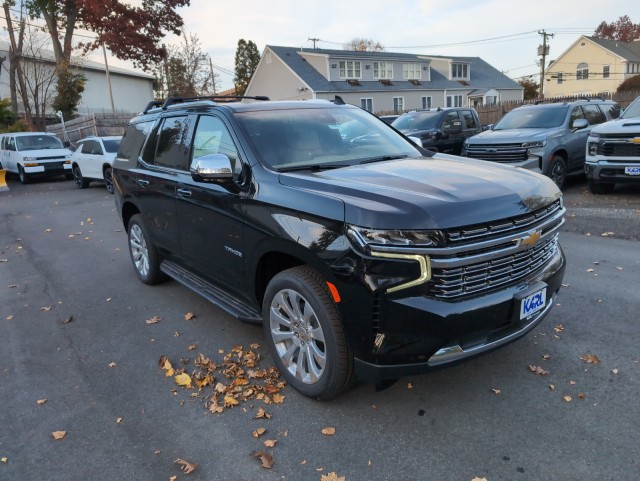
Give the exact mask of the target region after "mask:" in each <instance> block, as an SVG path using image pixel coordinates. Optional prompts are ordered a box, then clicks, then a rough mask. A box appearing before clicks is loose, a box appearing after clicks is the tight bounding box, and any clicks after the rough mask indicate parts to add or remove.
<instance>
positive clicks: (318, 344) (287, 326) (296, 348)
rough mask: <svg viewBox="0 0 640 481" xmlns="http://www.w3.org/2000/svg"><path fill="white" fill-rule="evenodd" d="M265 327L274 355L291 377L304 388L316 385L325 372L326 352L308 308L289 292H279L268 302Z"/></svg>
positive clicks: (296, 295)
mask: <svg viewBox="0 0 640 481" xmlns="http://www.w3.org/2000/svg"><path fill="white" fill-rule="evenodd" d="M269 327H270V332H271V338H272V339H273V344H274V346H275V348H276V352H277V354H278V356H279V357H280V360H281V361H282V364H283V365H284V366H285V367H286V369H287V370H288V371H289V372H290V373H291V375H293V376H295V378H296V379H297V380H299V381H300V382H302V383H304V384H315V383H316V382H318V381H319V380H320V378H321V377H322V374H323V373H324V370H325V366H326V362H327V351H326V345H325V339H324V333H323V331H322V327H321V325H320V322H319V321H318V317H317V315H316V313H315V311H314V310H313V307H312V306H311V304H309V302H308V301H307V300H306V299H305V298H304V297H303V296H302V295H301V294H300V293H299V292H297V291H295V290H293V289H283V290H281V291H279V292H278V293H277V294H276V295H275V296H274V297H273V300H272V302H271V308H270V310H269Z"/></svg>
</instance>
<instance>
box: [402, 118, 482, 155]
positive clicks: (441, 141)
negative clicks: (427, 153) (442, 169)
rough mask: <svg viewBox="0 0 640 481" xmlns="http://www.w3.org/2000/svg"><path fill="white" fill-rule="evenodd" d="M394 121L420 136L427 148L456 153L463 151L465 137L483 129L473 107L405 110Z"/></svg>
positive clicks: (414, 136)
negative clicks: (405, 111)
mask: <svg viewBox="0 0 640 481" xmlns="http://www.w3.org/2000/svg"><path fill="white" fill-rule="evenodd" d="M391 125H393V126H394V127H395V128H396V129H398V130H399V131H400V132H402V133H403V134H405V135H407V136H409V137H412V138H416V139H420V142H421V145H422V147H424V148H425V149H429V150H433V151H435V152H442V153H445V154H453V155H460V153H461V152H462V144H463V143H464V141H465V139H468V138H469V137H471V136H472V135H476V134H479V133H480V132H482V126H481V125H480V120H479V119H478V114H477V113H476V111H475V109H473V108H471V107H452V108H445V109H443V108H437V109H426V110H415V111H412V112H407V113H405V114H402V115H401V116H400V117H398V118H397V119H396V120H394V121H393V122H392V124H391Z"/></svg>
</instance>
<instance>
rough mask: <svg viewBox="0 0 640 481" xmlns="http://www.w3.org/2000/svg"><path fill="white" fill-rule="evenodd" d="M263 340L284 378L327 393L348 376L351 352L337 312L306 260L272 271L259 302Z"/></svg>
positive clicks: (319, 394)
mask: <svg viewBox="0 0 640 481" xmlns="http://www.w3.org/2000/svg"><path fill="white" fill-rule="evenodd" d="M262 312H263V318H264V331H265V338H266V342H267V343H268V344H269V349H270V351H271V354H272V356H273V358H274V360H275V363H276V366H277V367H278V369H279V371H280V372H281V373H282V375H283V376H284V378H285V379H286V380H287V382H288V383H289V384H290V385H291V386H293V387H294V388H295V389H296V390H298V391H300V392H301V393H302V394H304V395H305V396H309V397H312V398H316V399H329V398H331V397H334V396H336V395H338V394H340V393H341V392H342V391H344V390H345V389H347V388H348V387H349V385H350V384H351V382H352V380H353V357H352V355H351V353H350V351H349V347H348V345H347V340H346V338H345V335H344V331H343V329H342V322H341V320H340V314H339V312H338V309H337V308H336V305H335V303H334V302H333V299H332V297H331V293H330V291H329V288H328V287H327V284H326V282H324V280H323V279H322V277H321V276H320V274H319V273H318V272H317V271H315V270H314V269H312V268H310V267H308V266H300V267H295V268H293V269H288V270H286V271H283V272H281V273H279V274H277V275H276V276H275V277H274V278H273V279H272V280H271V282H269V285H268V287H267V290H266V292H265V297H264V301H263V304H262Z"/></svg>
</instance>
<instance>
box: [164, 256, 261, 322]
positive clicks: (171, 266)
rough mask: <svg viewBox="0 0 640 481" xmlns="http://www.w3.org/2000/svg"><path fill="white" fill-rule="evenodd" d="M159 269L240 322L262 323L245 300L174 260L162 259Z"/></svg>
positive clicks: (257, 314) (258, 315) (257, 313)
mask: <svg viewBox="0 0 640 481" xmlns="http://www.w3.org/2000/svg"><path fill="white" fill-rule="evenodd" d="M160 270H161V271H162V272H164V273H165V274H166V275H168V276H169V277H171V278H172V279H174V280H175V281H178V282H179V283H180V284H182V285H183V286H185V287H187V288H189V289H191V290H192V291H193V292H195V293H196V294H200V295H201V296H202V297H204V298H205V299H206V300H208V301H209V302H211V303H212V304H213V305H215V306H217V307H219V308H220V309H222V310H223V311H224V312H226V313H227V314H229V315H230V316H233V317H235V318H236V319H238V320H240V321H242V322H249V323H251V324H262V316H261V315H260V313H259V312H258V311H256V310H255V309H253V308H252V307H251V306H248V305H247V304H246V303H245V302H242V301H240V300H238V299H236V298H235V297H233V296H231V295H230V294H229V293H227V292H225V291H223V290H222V289H220V288H219V287H217V286H215V285H214V284H212V283H211V282H209V281H207V280H205V279H203V278H202V277H200V276H198V275H196V274H194V273H193V272H191V271H188V270H187V269H185V268H184V267H182V266H179V265H178V264H176V263H175V262H172V261H169V260H166V259H165V260H163V261H162V263H161V264H160Z"/></svg>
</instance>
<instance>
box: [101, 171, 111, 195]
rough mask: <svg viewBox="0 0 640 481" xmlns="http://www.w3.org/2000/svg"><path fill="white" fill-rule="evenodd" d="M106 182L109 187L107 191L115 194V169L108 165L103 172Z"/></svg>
mask: <svg viewBox="0 0 640 481" xmlns="http://www.w3.org/2000/svg"><path fill="white" fill-rule="evenodd" d="M103 177H104V184H105V186H106V187H107V192H109V193H110V194H113V170H112V169H111V167H107V168H105V169H104V172H103Z"/></svg>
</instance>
